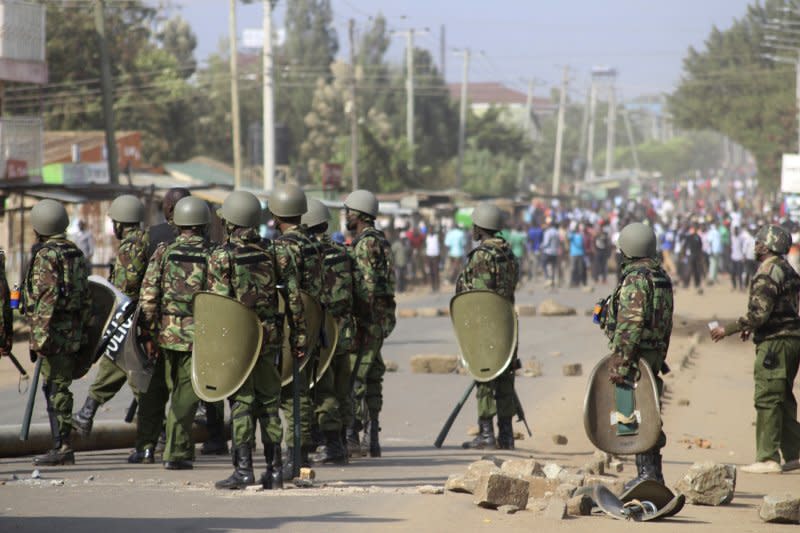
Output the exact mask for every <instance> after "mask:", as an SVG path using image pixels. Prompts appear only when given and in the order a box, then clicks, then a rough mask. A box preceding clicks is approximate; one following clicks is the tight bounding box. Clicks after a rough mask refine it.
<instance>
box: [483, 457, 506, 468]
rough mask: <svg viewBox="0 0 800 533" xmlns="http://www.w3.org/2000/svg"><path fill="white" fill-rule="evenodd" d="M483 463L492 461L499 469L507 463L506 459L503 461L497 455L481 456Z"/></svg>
mask: <svg viewBox="0 0 800 533" xmlns="http://www.w3.org/2000/svg"><path fill="white" fill-rule="evenodd" d="M481 461H491V462H493V463H494V464H495V466H497V467H498V468H500V467H501V466H503V463H505V462H506V460H505V459H501V458H500V457H497V456H496V455H481Z"/></svg>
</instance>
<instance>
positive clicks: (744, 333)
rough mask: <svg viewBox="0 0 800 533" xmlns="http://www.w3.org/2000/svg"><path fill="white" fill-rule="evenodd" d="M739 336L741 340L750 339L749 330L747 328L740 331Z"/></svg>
mask: <svg viewBox="0 0 800 533" xmlns="http://www.w3.org/2000/svg"><path fill="white" fill-rule="evenodd" d="M739 338H740V339H742V341H743V342H744V341H747V340H748V339H750V332H749V331H747V330H744V331H742V332H741V333H739Z"/></svg>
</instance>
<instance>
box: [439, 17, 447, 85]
mask: <svg viewBox="0 0 800 533" xmlns="http://www.w3.org/2000/svg"><path fill="white" fill-rule="evenodd" d="M445 50H447V39H446V37H445V29H444V24H442V25H441V27H440V28H439V68H441V69H442V70H441V72H442V79H443V80H446V79H447V63H446V60H447V58H446V57H445V56H446V54H445Z"/></svg>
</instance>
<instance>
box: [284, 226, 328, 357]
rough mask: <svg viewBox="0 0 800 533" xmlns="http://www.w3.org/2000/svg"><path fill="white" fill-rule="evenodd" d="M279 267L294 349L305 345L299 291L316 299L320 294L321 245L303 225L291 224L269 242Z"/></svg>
mask: <svg viewBox="0 0 800 533" xmlns="http://www.w3.org/2000/svg"><path fill="white" fill-rule="evenodd" d="M272 245H273V247H274V249H275V259H276V261H277V266H278V280H279V284H280V285H283V286H284V287H285V289H284V290H285V291H286V292H285V296H286V304H287V306H288V309H287V314H288V316H289V319H290V321H291V322H290V323H291V324H292V327H291V335H292V338H291V344H292V346H293V347H294V349H295V350H296V351H305V350H306V348H307V347H308V336H307V335H306V320H305V309H304V308H303V300H302V299H301V297H300V290H301V289H302V290H304V291H306V292H307V293H308V294H310V295H311V296H312V297H314V298H316V299H317V301H321V296H322V247H321V245H320V243H319V242H318V241H317V240H316V239H312V238H311V237H309V235H308V230H307V229H306V227H305V226H303V225H299V226H292V227H291V228H289V229H288V230H286V231H285V232H283V233H282V234H281V235H280V236H279V237H278V238H277V239H275V240H274V241H273V242H272Z"/></svg>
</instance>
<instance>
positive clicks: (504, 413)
mask: <svg viewBox="0 0 800 533" xmlns="http://www.w3.org/2000/svg"><path fill="white" fill-rule="evenodd" d="M518 281H519V266H518V264H517V261H516V259H515V257H514V253H513V252H512V251H511V247H510V246H509V244H508V243H507V242H506V241H505V240H504V239H502V238H501V237H499V236H497V237H493V238H490V239H485V240H483V241H482V242H481V243H480V245H479V246H478V247H477V248H475V249H474V250H472V252H470V254H469V256H468V257H467V264H466V265H465V266H464V270H463V271H462V272H461V274H460V275H459V276H458V280H457V282H456V294H460V293H462V292H465V291H470V290H490V291H493V292H496V293H497V294H499V295H500V296H502V297H503V298H507V299H509V300H510V301H511V303H512V304H513V303H514V290H515V288H516V286H517V282H518ZM514 357H515V358H516V350H515V355H514ZM516 366H517V365H516V364H514V363H512V364H510V365H508V369H507V370H506V371H505V372H503V374H501V375H500V376H498V377H496V378H495V379H493V380H492V381H488V382H485V383H478V385H477V394H476V398H477V400H478V417H479V418H492V417H494V416H495V415H497V416H498V418H510V417H512V416H514V414H515V413H516V406H515V405H514V371H515V367H516Z"/></svg>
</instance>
